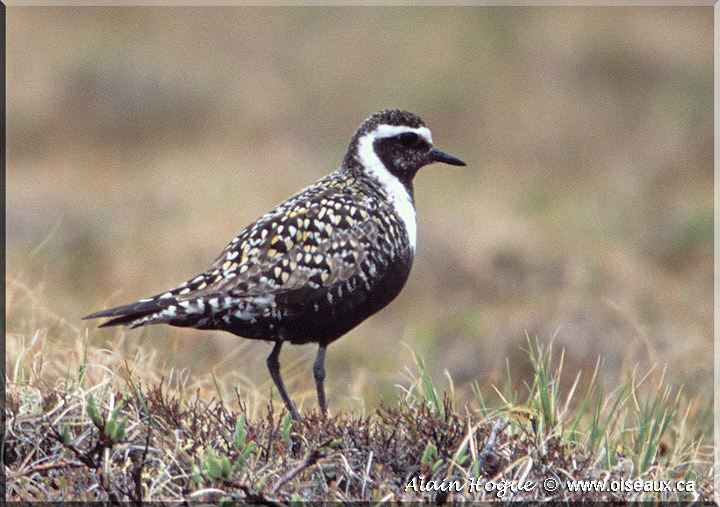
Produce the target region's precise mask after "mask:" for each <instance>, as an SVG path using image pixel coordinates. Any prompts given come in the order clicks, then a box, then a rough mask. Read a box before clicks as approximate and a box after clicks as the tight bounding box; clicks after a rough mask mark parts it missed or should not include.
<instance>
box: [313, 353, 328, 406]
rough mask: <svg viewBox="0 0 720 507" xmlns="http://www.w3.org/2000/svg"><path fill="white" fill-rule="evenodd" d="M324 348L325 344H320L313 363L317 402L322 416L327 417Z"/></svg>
mask: <svg viewBox="0 0 720 507" xmlns="http://www.w3.org/2000/svg"><path fill="white" fill-rule="evenodd" d="M325 349H327V345H324V344H320V347H319V348H318V353H317V357H316V358H315V364H313V374H314V375H315V387H316V388H317V397H318V403H319V404H320V411H321V412H322V415H323V417H327V401H326V400H325Z"/></svg>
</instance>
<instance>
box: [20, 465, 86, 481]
mask: <svg viewBox="0 0 720 507" xmlns="http://www.w3.org/2000/svg"><path fill="white" fill-rule="evenodd" d="M84 466H86V464H85V463H80V462H79V461H61V462H59V463H43V464H41V465H35V466H33V467H30V468H26V469H25V470H18V471H13V470H7V469H6V470H7V476H8V477H9V478H10V479H15V478H17V477H24V476H26V475H30V474H34V473H35V472H47V471H48V470H57V469H59V468H81V467H84Z"/></svg>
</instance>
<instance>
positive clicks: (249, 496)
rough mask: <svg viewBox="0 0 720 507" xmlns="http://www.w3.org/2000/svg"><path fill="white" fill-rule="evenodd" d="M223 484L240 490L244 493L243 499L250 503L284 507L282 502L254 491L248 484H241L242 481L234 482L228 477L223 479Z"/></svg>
mask: <svg viewBox="0 0 720 507" xmlns="http://www.w3.org/2000/svg"><path fill="white" fill-rule="evenodd" d="M223 484H224V485H225V486H230V487H233V488H236V489H239V490H241V491H242V492H243V493H245V500H246V501H247V502H250V503H259V504H264V505H272V506H274V507H285V506H286V504H284V503H282V502H278V501H277V500H273V499H272V498H268V497H266V496H265V495H263V494H262V493H255V492H254V491H253V490H252V489H251V488H250V486H248V485H247V484H243V483H242V482H235V481H231V480H230V479H223Z"/></svg>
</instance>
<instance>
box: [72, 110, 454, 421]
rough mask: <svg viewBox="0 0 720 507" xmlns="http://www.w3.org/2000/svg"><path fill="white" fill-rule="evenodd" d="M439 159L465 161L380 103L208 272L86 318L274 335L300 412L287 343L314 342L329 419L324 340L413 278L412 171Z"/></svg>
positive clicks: (406, 115)
mask: <svg viewBox="0 0 720 507" xmlns="http://www.w3.org/2000/svg"><path fill="white" fill-rule="evenodd" d="M434 162H442V163H445V164H450V165H455V166H464V165H466V164H465V162H463V161H462V160H460V159H459V158H457V157H454V156H452V155H450V154H448V153H445V152H443V151H441V150H439V149H437V148H435V147H434V146H433V141H432V135H431V133H430V130H429V129H428V127H427V126H426V125H425V123H424V122H423V121H422V120H421V119H420V117H418V116H417V115H416V114H413V113H411V112H408V111H404V110H400V109H386V110H382V111H378V112H375V113H373V114H372V115H370V116H369V117H368V118H367V119H366V120H365V121H364V122H362V124H361V125H360V126H359V128H358V129H357V130H356V131H355V133H354V135H353V136H352V138H351V140H350V144H349V146H348V149H347V152H346V153H345V156H344V157H343V159H342V163H341V165H340V167H339V168H338V169H337V170H335V171H334V172H332V173H330V174H329V175H327V176H325V177H323V178H321V179H320V180H318V181H317V182H316V183H314V184H312V185H310V186H308V187H307V188H305V189H304V190H301V191H300V192H298V193H297V194H295V195H293V196H292V197H290V198H288V199H287V200H285V201H284V202H282V203H281V204H279V205H277V206H275V207H274V208H272V209H271V210H270V211H268V212H267V213H265V214H264V215H262V216H261V217H260V218H258V219H257V220H255V221H254V222H252V223H251V224H250V225H248V226H247V227H246V228H245V229H243V230H242V232H240V234H238V235H237V236H235V238H233V239H232V241H231V242H230V243H229V244H228V245H227V246H226V247H225V249H224V250H223V251H222V253H221V254H220V256H219V257H218V258H217V259H216V260H215V262H213V263H212V265H211V266H210V267H209V268H208V269H207V270H205V271H204V272H202V273H201V274H199V275H198V276H196V277H194V278H192V279H190V280H188V281H187V282H185V283H183V284H182V285H180V286H178V287H176V288H174V289H172V290H168V291H165V292H162V293H160V294H157V295H155V296H153V297H150V298H146V299H141V300H139V301H136V302H134V303H131V304H127V305H123V306H118V307H115V308H109V309H106V310H102V311H99V312H95V313H92V314H90V315H87V316H85V317H83V319H95V318H101V317H109V318H110V320H108V321H106V322H104V323H102V324H101V325H100V326H99V327H106V326H116V325H125V326H129V327H130V328H137V327H140V326H146V325H150V324H160V323H165V324H169V325H171V326H179V327H190V328H196V329H204V330H222V331H227V332H230V333H232V334H234V335H237V336H240V337H243V338H250V339H259V340H265V341H268V342H271V343H272V344H274V345H273V348H272V351H271V352H270V355H269V356H267V360H266V363H267V368H268V370H269V372H270V376H271V378H272V380H273V382H274V383H275V386H276V387H277V389H278V392H279V393H280V396H281V398H282V399H283V401H284V403H285V405H286V407H287V409H288V411H289V412H290V414H291V416H292V418H293V419H295V420H297V421H301V420H302V419H301V417H300V414H299V413H298V411H297V408H296V407H295V404H294V403H293V401H292V399H291V398H290V395H289V394H288V391H287V389H286V387H285V384H284V382H283V379H282V376H281V375H280V361H279V356H280V349H281V348H282V346H283V344H284V343H291V344H296V345H302V344H307V343H317V344H318V351H317V356H316V358H315V361H314V363H313V368H312V370H313V376H314V379H315V386H316V390H317V398H318V404H319V407H320V410H321V413H322V415H323V417H327V399H326V397H325V387H324V381H325V352H326V349H327V347H328V345H329V344H330V343H332V342H334V341H335V340H337V339H338V338H340V337H342V336H343V335H344V334H346V333H347V332H348V331H350V330H351V329H353V328H354V327H356V326H357V325H358V324H360V323H361V322H363V321H364V320H365V319H367V318H368V317H370V316H371V315H373V314H375V313H376V312H378V311H379V310H381V309H382V308H384V307H385V306H386V305H387V304H388V303H390V302H391V301H392V300H393V299H395V297H396V296H397V295H398V294H399V293H400V291H401V290H402V288H403V287H404V285H405V283H406V281H407V280H408V277H409V275H410V268H411V266H412V264H413V259H414V256H415V246H416V240H417V222H416V213H415V201H414V195H413V178H414V177H415V175H416V173H417V172H418V170H419V169H420V168H421V167H423V166H425V165H428V164H431V163H434Z"/></svg>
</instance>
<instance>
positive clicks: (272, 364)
mask: <svg viewBox="0 0 720 507" xmlns="http://www.w3.org/2000/svg"><path fill="white" fill-rule="evenodd" d="M282 344H283V342H282V340H278V341H276V342H275V346H274V347H273V349H272V352H270V355H269V356H268V357H267V361H266V363H267V367H268V370H270V376H271V377H272V379H273V381H274V382H275V385H276V386H277V388H278V391H280V397H281V398H282V399H283V401H284V402H285V405H286V406H287V408H288V410H289V411H290V414H291V415H292V417H293V419H295V420H296V421H301V420H302V419H300V414H298V411H297V409H296V408H295V405H294V404H293V402H292V400H291V399H290V395H289V394H288V392H287V389H285V384H284V383H283V380H282V377H281V376H280V361H279V360H278V358H279V356H280V349H281V348H282Z"/></svg>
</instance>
